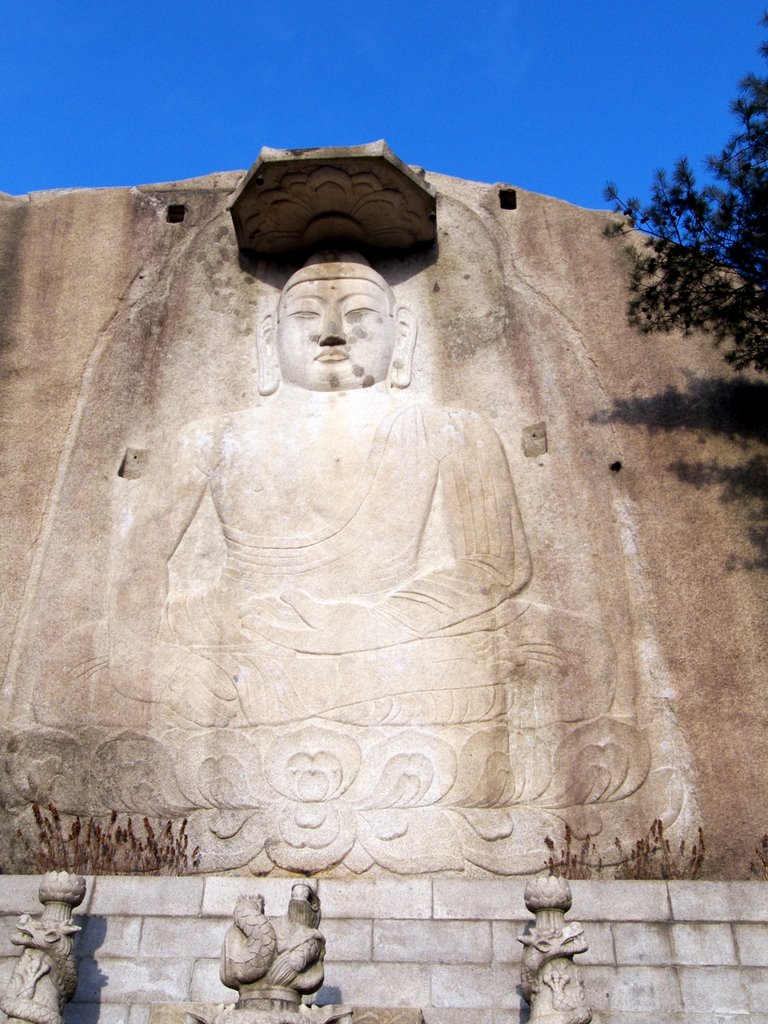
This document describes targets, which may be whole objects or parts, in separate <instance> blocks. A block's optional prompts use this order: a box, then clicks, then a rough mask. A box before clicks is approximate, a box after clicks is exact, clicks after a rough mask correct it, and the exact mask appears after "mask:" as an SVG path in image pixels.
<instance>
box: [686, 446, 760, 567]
mask: <svg viewBox="0 0 768 1024" xmlns="http://www.w3.org/2000/svg"><path fill="white" fill-rule="evenodd" d="M668 468H669V469H670V470H672V472H673V473H674V474H675V476H676V477H677V478H678V480H681V481H682V482H683V483H685V484H690V485H691V486H692V487H695V488H696V490H701V488H703V487H719V488H720V500H721V501H722V502H724V503H725V504H726V505H727V504H732V503H734V502H738V503H739V504H748V505H749V506H750V507H751V509H752V524H751V526H750V527H749V528H748V531H747V536H748V538H749V541H750V544H751V545H752V547H753V548H754V549H755V556H754V558H749V559H744V558H737V557H736V556H732V557H731V559H730V560H729V562H728V564H727V566H726V568H727V569H750V570H752V571H754V572H768V455H753V456H751V457H750V458H749V459H747V461H746V462H743V463H741V464H740V465H735V466H728V465H725V464H723V463H720V462H718V460H717V459H712V460H710V461H696V462H686V461H679V462H673V463H671V465H670V466H669V467H668Z"/></svg>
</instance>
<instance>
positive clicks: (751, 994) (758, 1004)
mask: <svg viewBox="0 0 768 1024" xmlns="http://www.w3.org/2000/svg"><path fill="white" fill-rule="evenodd" d="M739 980H740V981H741V983H742V985H743V986H744V989H745V991H746V993H747V999H748V1000H749V1007H750V1010H751V1011H752V1014H753V1024H754V1020H755V1014H758V1013H759V1014H765V1015H766V1017H768V971H763V970H760V968H759V967H747V968H742V969H741V970H740V971H739Z"/></svg>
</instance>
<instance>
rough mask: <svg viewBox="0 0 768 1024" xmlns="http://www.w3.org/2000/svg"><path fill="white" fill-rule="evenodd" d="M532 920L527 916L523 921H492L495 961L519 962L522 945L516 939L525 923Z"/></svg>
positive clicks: (505, 962)
mask: <svg viewBox="0 0 768 1024" xmlns="http://www.w3.org/2000/svg"><path fill="white" fill-rule="evenodd" d="M532 921H533V918H532V917H529V918H528V919H527V920H525V921H493V922H492V923H491V928H492V932H493V959H494V961H495V962H496V963H502V964H519V963H520V961H521V960H522V957H523V947H522V944H521V943H520V942H518V941H517V937H518V935H520V934H521V933H522V931H523V929H524V928H525V927H526V925H527V924H528V923H530V922H532Z"/></svg>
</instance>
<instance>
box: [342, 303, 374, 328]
mask: <svg viewBox="0 0 768 1024" xmlns="http://www.w3.org/2000/svg"><path fill="white" fill-rule="evenodd" d="M378 316H380V314H379V311H378V309H368V308H367V307H365V306H360V307H358V308H357V309H349V310H347V312H346V313H345V314H344V318H345V319H346V320H348V321H349V323H351V324H359V323H362V322H363V321H364V320H367V319H369V318H370V317H378Z"/></svg>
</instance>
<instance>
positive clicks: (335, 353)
mask: <svg viewBox="0 0 768 1024" xmlns="http://www.w3.org/2000/svg"><path fill="white" fill-rule="evenodd" d="M344 359H349V356H348V354H347V353H346V352H345V351H344V350H343V349H338V348H335V349H331V350H330V351H328V350H326V351H325V352H320V353H319V355H316V356H315V362H316V363H340V362H342V360H344Z"/></svg>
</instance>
